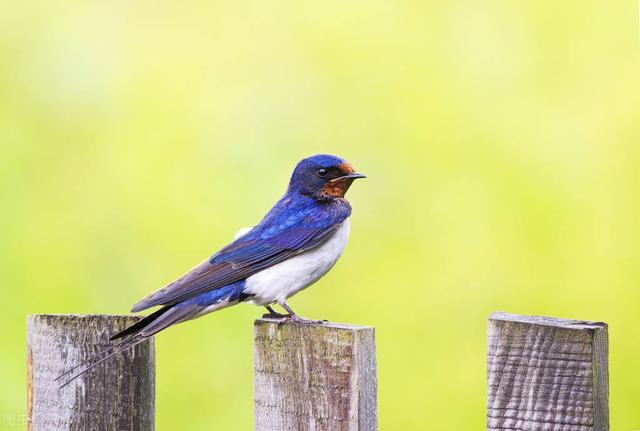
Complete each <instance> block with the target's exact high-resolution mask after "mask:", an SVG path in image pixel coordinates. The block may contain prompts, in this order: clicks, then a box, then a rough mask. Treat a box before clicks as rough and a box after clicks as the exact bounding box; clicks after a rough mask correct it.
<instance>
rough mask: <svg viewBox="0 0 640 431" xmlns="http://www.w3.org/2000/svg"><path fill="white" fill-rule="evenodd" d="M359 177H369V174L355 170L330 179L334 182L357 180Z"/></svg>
mask: <svg viewBox="0 0 640 431" xmlns="http://www.w3.org/2000/svg"><path fill="white" fill-rule="evenodd" d="M358 178H367V176H366V175H365V174H359V173H357V172H354V173H352V174H348V175H343V176H341V177H338V178H334V179H332V180H330V181H329V182H330V183H332V182H334V181H344V180H355V179H358Z"/></svg>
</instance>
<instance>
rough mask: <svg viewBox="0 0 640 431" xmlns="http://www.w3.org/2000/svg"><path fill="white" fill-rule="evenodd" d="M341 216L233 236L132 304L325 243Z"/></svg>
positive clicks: (195, 291) (176, 298) (180, 294)
mask: <svg viewBox="0 0 640 431" xmlns="http://www.w3.org/2000/svg"><path fill="white" fill-rule="evenodd" d="M341 223H342V220H336V222H335V223H333V224H330V225H329V226H326V227H291V228H288V229H284V230H282V231H281V232H279V233H277V234H275V235H273V236H270V237H266V238H265V235H264V234H263V235H258V234H252V233H253V232H249V233H248V234H246V235H245V236H242V237H240V238H238V239H236V240H235V241H234V242H233V243H231V244H229V245H228V246H226V247H225V248H223V249H222V250H220V251H219V252H218V253H216V254H215V255H214V256H213V257H211V259H208V260H206V261H205V262H203V263H201V264H200V265H198V266H197V267H195V268H194V269H192V270H191V271H190V272H188V273H187V274H185V275H184V276H182V277H180V278H179V279H177V280H176V281H174V282H173V283H170V284H169V285H167V286H166V287H164V288H162V289H160V290H158V291H157V292H154V293H152V294H151V295H149V296H147V297H145V298H144V299H142V300H141V301H139V302H138V303H136V304H135V305H134V306H133V309H132V310H131V311H133V312H137V311H141V310H144V309H147V308H150V307H154V306H157V305H172V304H177V303H178V302H181V301H184V300H186V299H189V298H192V297H194V296H196V295H199V294H201V293H204V292H209V291H211V290H215V289H219V288H221V287H223V286H226V285H228V284H230V283H234V282H236V281H239V280H242V279H245V278H247V277H249V276H251V275H253V274H255V273H257V272H259V271H261V270H263V269H266V268H268V267H270V266H273V265H275V264H277V263H280V262H282V261H284V260H286V259H289V258H291V257H293V256H295V255H298V254H300V253H304V252H305V251H308V250H311V249H313V248H315V247H318V246H319V245H321V244H322V243H324V242H325V241H326V240H327V239H329V238H330V237H331V235H333V234H334V233H335V232H336V230H337V229H338V228H339V227H340V224H341Z"/></svg>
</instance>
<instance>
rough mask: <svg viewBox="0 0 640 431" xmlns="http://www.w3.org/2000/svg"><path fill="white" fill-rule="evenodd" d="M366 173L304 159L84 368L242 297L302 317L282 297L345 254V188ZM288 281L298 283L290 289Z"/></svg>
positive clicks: (325, 159) (331, 161)
mask: <svg viewBox="0 0 640 431" xmlns="http://www.w3.org/2000/svg"><path fill="white" fill-rule="evenodd" d="M362 177H364V175H361V174H357V173H355V171H354V170H353V168H352V167H351V165H350V164H349V163H347V162H346V161H344V160H343V159H341V158H339V157H336V156H331V155H317V156H312V157H309V158H307V159H304V160H302V161H301V162H299V163H298V165H297V166H296V168H295V170H294V172H293V174H292V176H291V180H290V182H289V187H288V188H287V192H286V193H285V195H284V196H283V197H282V198H281V199H280V200H279V201H278V202H277V203H276V204H275V205H274V206H273V208H271V210H270V211H269V212H268V213H267V214H266V215H265V216H264V218H263V219H262V220H261V221H260V222H259V223H258V224H257V225H256V226H255V227H253V228H252V229H251V230H250V231H249V232H248V233H246V234H245V235H243V236H241V237H239V238H237V239H236V240H235V241H233V242H232V243H230V244H229V245H227V246H226V247H224V248H223V249H221V250H220V251H219V252H217V253H215V254H214V255H213V256H212V257H211V258H209V259H207V260H206V261H204V262H203V263H201V264H200V265H198V266H197V267H195V268H194V269H193V270H191V271H190V272H188V273H187V274H185V275H184V276H182V277H181V278H179V279H177V280H176V281H174V282H172V283H170V284H169V285H167V286H166V287H164V288H163V289H160V290H159V291H157V292H155V293H152V294H151V295H149V296H147V297H145V298H143V299H142V300H141V301H139V302H138V303H136V304H135V305H134V306H133V309H132V311H134V312H135V311H141V310H144V309H147V308H150V307H154V306H159V305H161V306H162V308H160V309H158V310H157V311H155V312H154V313H151V314H150V315H148V316H146V317H145V318H143V319H142V320H140V321H139V322H137V323H136V324H134V325H132V326H131V327H129V328H127V329H125V330H124V331H122V332H120V333H118V334H115V335H114V336H113V337H112V339H119V338H121V339H122V341H120V342H119V343H118V344H116V345H114V346H112V348H110V349H107V350H106V351H105V352H102V353H101V354H100V355H97V357H96V358H97V361H98V362H95V361H93V360H91V361H90V365H89V366H88V367H87V368H86V369H85V370H84V371H83V372H82V373H84V372H86V371H88V370H89V369H91V368H92V367H93V366H95V365H96V364H97V363H99V362H101V361H103V360H105V359H106V358H108V357H110V356H111V355H112V354H115V353H117V352H120V351H122V350H126V349H128V348H130V347H132V346H135V345H136V344H138V343H140V342H142V341H144V340H145V339H147V338H148V337H151V336H153V335H154V334H156V333H158V332H159V331H161V330H163V329H166V328H167V327H169V326H171V325H174V324H176V323H179V322H184V321H186V320H189V319H193V318H195V317H199V316H201V315H203V314H206V313H208V312H211V311H215V310H218V309H220V308H224V307H227V306H229V305H234V304H237V303H238V302H242V301H250V302H254V303H256V304H261V305H265V306H266V307H267V309H268V310H269V312H270V313H271V314H273V315H276V314H277V313H275V312H274V311H273V309H272V308H271V307H270V306H269V305H270V304H271V303H273V302H278V303H279V304H280V305H281V306H283V307H284V308H285V309H286V310H287V311H288V312H289V317H290V318H294V319H299V318H298V316H297V315H296V314H295V313H294V312H293V310H291V309H290V307H289V306H288V305H287V304H286V302H285V300H286V298H288V297H289V296H291V295H293V294H295V292H297V291H299V290H301V289H303V288H304V287H306V286H307V285H309V284H311V283H313V282H314V281H315V280H317V279H318V278H320V277H321V276H322V275H323V274H324V273H325V272H326V271H328V270H329V269H330V268H331V266H332V265H333V263H335V261H336V260H337V258H338V257H339V256H340V254H341V253H342V248H343V247H344V244H345V243H346V239H347V237H348V223H345V221H346V220H347V218H348V217H349V216H350V215H351V206H350V205H349V203H348V202H347V201H346V199H344V194H345V193H346V192H347V190H348V189H349V187H350V185H351V183H352V182H353V180H355V179H356V178H362ZM339 231H340V234H339V235H338V234H336V232H339ZM298 256H299V257H298ZM285 262H287V265H285ZM293 262H296V263H295V264H289V263H293ZM283 265H284V266H283ZM281 277H282V279H280V278H281ZM287 277H289V278H287ZM291 277H293V278H291ZM287 280H288V281H287ZM287 283H289V284H292V285H293V288H292V289H286V287H287ZM270 286H273V287H270ZM269 289H272V290H271V291H270V290H269ZM96 358H94V359H96ZM82 373H79V374H78V375H81V374H82ZM78 375H76V376H74V377H72V379H73V378H75V377H77V376H78ZM72 379H71V380H72ZM69 381H70V380H69ZM67 383H68V382H67ZM65 384H66V383H65Z"/></svg>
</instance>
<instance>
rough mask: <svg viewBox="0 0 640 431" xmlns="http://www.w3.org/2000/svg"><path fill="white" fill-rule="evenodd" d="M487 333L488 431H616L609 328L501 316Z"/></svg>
mask: <svg viewBox="0 0 640 431" xmlns="http://www.w3.org/2000/svg"><path fill="white" fill-rule="evenodd" d="M487 329H488V330H487V430H489V431H506V430H510V431H511V430H522V431H525V430H531V431H608V430H609V377H608V363H607V360H608V335H607V325H606V323H601V322H587V321H577V320H564V319H554V318H549V317H534V316H519V315H511V314H507V313H493V314H492V315H491V316H490V317H489V323H488V328H487Z"/></svg>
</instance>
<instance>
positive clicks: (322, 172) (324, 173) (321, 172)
mask: <svg viewBox="0 0 640 431" xmlns="http://www.w3.org/2000/svg"><path fill="white" fill-rule="evenodd" d="M316 173H317V174H318V176H319V177H326V176H327V170H326V169H324V168H320V169H318V170H317V171H316Z"/></svg>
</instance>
